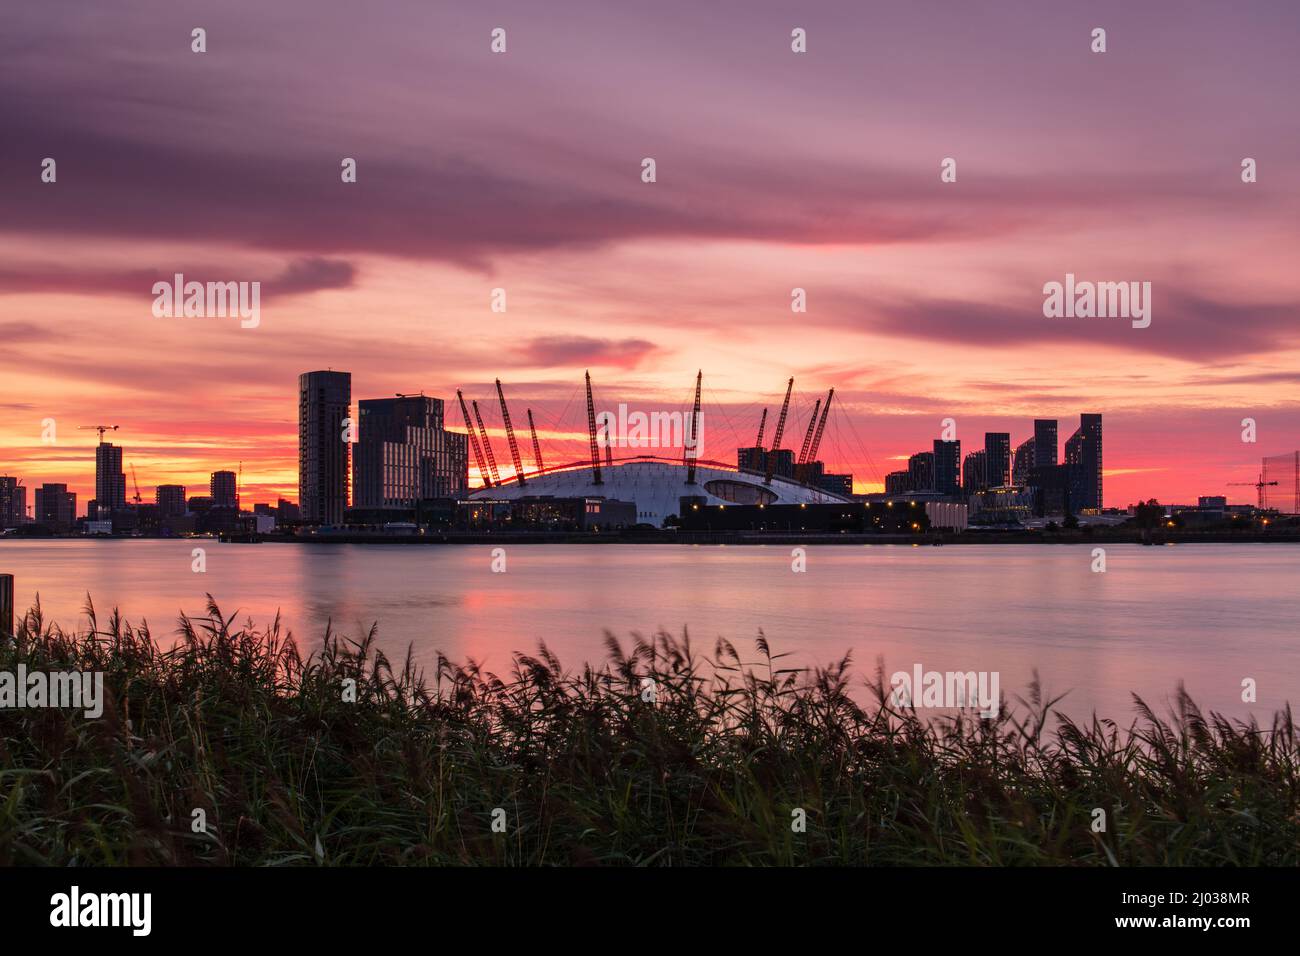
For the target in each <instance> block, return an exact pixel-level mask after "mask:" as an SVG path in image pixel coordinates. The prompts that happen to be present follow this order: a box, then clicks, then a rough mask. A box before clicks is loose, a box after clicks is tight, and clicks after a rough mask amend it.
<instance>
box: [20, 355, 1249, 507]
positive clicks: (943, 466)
mask: <svg viewBox="0 0 1300 956" xmlns="http://www.w3.org/2000/svg"><path fill="white" fill-rule="evenodd" d="M322 376H324V377H325V379H324V380H322V379H321V378H320V377H322ZM298 380H299V386H298V392H299V409H298V410H299V416H300V419H299V422H298V426H297V429H296V431H297V434H298V444H296V445H295V464H294V481H293V486H292V488H286V489H284V490H280V487H281V486H278V485H273V486H267V485H263V484H260V483H255V482H254V483H249V482H246V481H245V477H244V475H243V461H242V460H241V461H239V462H238V463H237V467H238V468H239V473H238V474H237V473H236V472H235V471H234V470H231V468H230V467H225V466H222V467H218V468H216V469H215V470H214V471H212V472H209V473H208V474H207V476H206V477H204V476H202V475H188V476H182V477H183V478H184V477H187V478H188V480H171V481H157V482H155V481H151V480H149V479H148V477H147V476H146V479H145V481H143V482H141V481H140V480H139V478H138V477H136V476H135V475H133V476H132V477H133V479H134V484H133V487H134V488H135V489H137V490H138V491H139V492H144V491H149V492H151V493H150V494H145V495H144V499H145V500H146V501H148V502H150V503H152V502H153V501H154V499H155V496H156V495H157V494H160V493H163V489H174V488H177V487H180V488H190V487H196V486H200V485H206V486H208V488H209V491H210V497H212V498H213V499H214V501H215V502H216V503H217V504H219V505H221V506H227V507H233V506H234V505H233V504H232V502H237V503H238V505H239V507H241V508H243V509H244V510H247V509H248V508H250V507H251V506H252V504H253V503H254V502H259V503H260V502H265V503H267V504H270V503H272V502H275V501H276V500H288V501H291V502H294V503H297V504H299V505H301V504H302V503H303V502H304V500H305V499H307V498H309V497H310V494H307V493H304V488H306V487H308V486H309V485H310V484H311V483H312V481H314V479H313V478H311V477H310V475H311V473H312V472H313V466H311V465H310V464H308V463H307V460H306V459H304V458H303V457H302V447H303V443H304V442H306V443H308V444H314V445H318V446H320V447H321V448H325V447H326V446H329V447H330V448H331V449H334V450H335V451H339V450H341V449H342V448H343V445H342V443H341V442H340V443H338V445H337V448H335V442H334V441H333V436H334V434H335V433H336V432H337V433H340V434H341V431H342V424H343V422H344V420H345V417H346V416H347V415H348V414H350V415H351V416H352V420H353V422H354V423H355V426H356V428H355V435H354V439H353V441H352V442H351V443H350V445H351V448H350V450H348V451H347V453H346V454H342V455H341V457H339V459H338V461H336V462H334V464H333V466H332V467H333V469H334V470H336V471H338V473H339V474H340V475H342V476H343V478H342V481H343V484H344V486H345V488H346V489H347V492H346V503H343V501H342V500H341V501H340V502H339V503H337V504H336V505H334V506H332V507H331V508H329V509H326V510H324V511H321V515H328V518H329V521H328V522H327V523H337V522H338V521H340V520H341V517H342V509H343V508H344V507H354V506H357V505H358V504H359V500H358V497H357V493H356V490H355V489H356V482H357V471H356V467H357V462H356V458H355V456H356V455H357V453H358V452H359V451H360V450H361V448H362V439H363V436H364V435H365V431H364V430H363V429H362V427H361V426H362V423H363V422H364V421H365V415H364V411H365V409H363V407H362V406H363V405H365V406H370V407H372V408H375V409H376V410H378V408H381V407H382V408H384V409H385V410H387V409H388V408H389V407H391V406H393V405H394V403H396V405H397V406H398V407H400V406H401V405H402V404H403V402H404V401H409V400H414V399H415V398H416V397H417V396H414V395H402V394H398V395H397V396H396V397H388V396H385V397H370V398H362V397H355V398H354V397H353V396H352V395H351V373H350V372H347V371H343V370H333V369H330V370H320V371H313V372H304V373H302V374H301V375H299V377H298ZM308 382H312V383H313V384H314V385H315V386H316V387H330V388H332V389H333V390H334V392H335V394H333V396H332V398H331V401H330V402H329V404H330V409H329V419H328V422H327V423H326V424H325V425H324V426H323V427H322V426H312V425H307V424H306V423H305V421H304V420H303V419H302V417H301V416H302V415H303V412H304V409H306V408H307V407H308V403H307V400H306V398H305V397H304V396H305V392H304V389H306V388H307V387H308V384H307V383H308ZM805 397H807V396H805ZM418 398H419V400H420V401H421V402H422V403H426V404H428V405H429V406H430V407H431V408H432V407H436V408H437V411H436V417H437V424H436V426H435V427H436V430H437V431H441V429H442V428H443V425H444V423H445V425H446V430H447V432H449V433H452V434H458V435H464V431H463V428H464V423H463V422H460V423H459V424H458V423H457V421H456V419H455V418H449V417H447V416H446V414H445V413H444V405H445V401H444V400H443V399H442V398H440V397H437V396H425V395H424V393H423V392H421V393H420V394H419V396H418ZM525 399H526V397H525ZM525 399H520V400H518V401H517V404H519V405H520V407H522V406H523V405H525V404H528V403H527V402H526V400H525ZM467 400H468V399H467ZM495 404H496V403H495V402H493V401H485V402H483V404H482V406H481V410H482V411H483V412H484V413H486V414H488V415H492V414H496V413H495V411H494V409H495ZM569 404H570V405H571V404H572V402H570V403H569ZM805 405H806V403H805ZM819 406H820V400H816V401H815V402H814V405H813V406H812V408H811V409H809V408H808V407H804V408H797V407H795V406H794V405H792V406H791V409H790V422H791V427H790V428H789V429H788V430H787V431H786V432H785V436H784V440H783V441H782V444H781V447H782V448H783V449H784V450H786V451H788V452H792V453H793V452H795V451H796V450H797V448H792V445H793V446H797V445H798V442H797V440H796V439H797V435H798V434H802V432H803V430H804V427H805V426H806V425H807V417H806V416H807V415H808V414H809V413H810V412H815V411H816V409H817V408H818V407H819ZM777 407H779V402H778V403H777ZM767 411H768V412H770V413H773V414H775V411H776V408H773V407H769V408H768V409H767ZM580 412H581V409H577V410H576V411H574V414H579V413H580ZM426 414H433V412H432V411H430V412H428V413H426ZM706 414H707V413H706ZM1079 415H1080V422H1081V424H1080V426H1079V432H1078V433H1076V434H1075V439H1077V438H1079V437H1080V436H1081V435H1082V434H1083V432H1084V431H1085V429H1086V428H1087V427H1088V422H1089V421H1090V420H1094V421H1095V427H1096V429H1097V431H1098V435H1099V433H1100V419H1101V417H1102V416H1100V415H1098V414H1095V413H1087V412H1084V413H1079ZM832 421H833V419H832ZM729 424H731V425H732V430H731V435H730V437H731V439H732V440H733V441H732V442H729V443H724V444H723V446H722V451H721V453H720V454H718V455H716V456H714V459H715V460H718V461H722V462H724V463H725V462H726V461H728V460H729V459H731V458H733V457H734V455H735V454H737V453H739V454H741V455H742V456H743V455H744V453H746V452H750V451H753V450H754V449H752V447H751V446H752V444H753V443H752V441H750V442H741V443H739V444H735V443H734V442H735V441H736V440H738V439H739V437H740V436H741V435H742V434H743V428H742V429H741V430H740V431H737V430H736V428H735V427H734V423H729ZM754 424H757V423H754ZM954 424H955V423H954ZM941 425H942V426H944V427H946V426H948V425H949V423H947V422H944V423H941ZM1029 426H1030V427H1029V428H1028V429H1026V432H1027V434H1026V438H1025V440H1023V441H1020V442H1017V441H1016V435H1017V433H1016V431H1015V430H1014V429H1013V430H1012V431H1011V432H994V431H989V432H984V433H983V434H982V435H980V434H976V435H975V439H976V440H974V441H971V442H970V444H969V445H967V446H965V447H966V451H963V443H962V439H960V438H958V439H943V438H939V437H936V438H934V439H933V440H932V445H933V450H932V451H931V450H925V451H921V452H913V453H911V454H906V455H902V456H898V457H894V458H891V459H889V460H888V462H889V463H898V462H901V463H902V465H903V466H904V467H903V468H902V470H901V471H900V470H897V469H893V470H891V471H889V472H886V473H883V474H881V475H880V480H874V479H870V478H868V479H865V480H864V479H863V477H862V476H858V475H853V479H854V480H853V490H854V493H855V494H873V493H886V492H888V493H896V492H899V491H900V490H902V491H906V490H922V489H926V490H934V491H937V492H942V493H946V494H958V493H962V492H966V493H969V491H970V490H971V489H970V486H971V475H970V469H971V465H972V461H971V459H972V458H973V456H976V455H978V456H979V465H978V467H979V469H980V470H981V473H980V477H979V478H978V479H977V480H976V482H975V484H976V486H977V487H998V486H999V485H998V483H996V482H992V481H989V480H988V479H986V478H985V477H983V475H984V471H983V469H984V468H985V467H986V466H985V462H986V461H987V458H986V456H987V455H988V453H989V451H990V450H993V451H995V452H996V453H997V454H996V455H995V460H997V459H998V456H1001V458H1002V460H1003V461H1004V465H1005V468H1004V473H1006V474H1007V475H1008V477H1009V479H1010V480H1009V483H1010V484H1012V485H1024V484H1025V483H1026V482H1027V480H1028V478H1029V471H1030V470H1032V469H1034V468H1044V467H1046V468H1052V467H1056V466H1057V463H1058V462H1061V463H1062V464H1063V463H1064V462H1065V461H1066V460H1068V458H1069V441H1070V440H1073V439H1070V436H1069V429H1068V428H1067V430H1066V431H1067V434H1066V435H1064V436H1062V435H1061V434H1060V421H1059V420H1057V419H1045V418H1034V419H1032V420H1031V421H1030V423H1029ZM87 427H89V426H81V428H87ZM304 428H306V429H307V431H304ZM487 431H488V433H489V435H490V436H491V438H492V440H493V442H494V443H495V444H496V445H497V452H498V459H499V460H498V462H497V467H498V469H499V473H500V476H501V479H502V480H505V481H508V480H510V479H512V478H513V477H514V474H515V472H514V468H513V466H512V465H511V463H510V461H509V460H508V459H505V458H501V457H500V455H501V453H502V452H503V451H504V446H505V444H506V441H507V436H506V433H505V430H504V426H502V425H499V424H488V426H487ZM539 433H540V434H546V435H548V436H549V438H550V439H551V440H552V442H554V441H555V440H556V435H557V433H556V432H554V431H551V432H545V431H543V430H541V429H539ZM114 434H115V435H116V431H115V432H114ZM562 434H563V436H564V437H563V439H562V440H561V441H559V444H560V446H561V447H565V448H569V449H570V450H571V451H572V457H556V455H555V451H556V448H555V445H554V444H551V445H550V446H549V447H548V451H547V458H548V465H549V466H552V467H553V466H555V465H565V464H581V463H583V462H585V461H586V460H587V455H588V448H587V438H588V436H587V433H586V432H585V431H583V432H581V433H580V434H579V433H578V432H577V431H576V430H575V431H568V432H564V433H562ZM376 435H377V433H376V432H374V431H373V430H372V432H371V441H372V442H375V441H378V442H380V443H382V442H385V441H398V440H399V439H398V438H397V437H396V436H392V435H384V437H382V438H379V437H376ZM312 436H314V438H313V437H312ZM1038 439H1044V441H1042V443H1041V444H1042V446H1043V450H1041V451H1040V450H1039V447H1038V446H1039V442H1038ZM1053 439H1054V440H1053ZM428 440H429V441H433V440H434V439H428ZM771 441H772V432H771V431H768V432H767V434H766V438H765V446H768V445H770V443H771ZM1110 441H1111V438H1110V436H1109V433H1108V436H1107V447H1108V448H1109V443H1110ZM544 445H545V441H544ZM980 445H982V446H983V447H980ZM88 447H89V448H90V449H91V456H90V465H89V467H90V472H89V476H88V477H86V476H83V477H82V479H81V482H80V483H79V482H78V480H76V478H75V477H74V478H72V479H71V480H69V479H63V480H60V481H58V482H55V481H53V480H52V479H51V478H49V477H46V476H25V475H21V474H12V475H11V477H12V478H13V479H16V480H17V482H18V483H19V485H20V486H21V487H22V488H23V489H24V490H25V491H26V494H27V496H28V497H27V505H28V510H29V511H31V510H32V508H33V507H34V505H33V499H32V496H33V495H34V493H35V490H36V489H38V488H39V487H41V486H42V485H47V484H58V485H61V486H63V487H65V488H66V489H67V490H68V491H69V492H70V493H71V494H72V496H73V498H74V499H75V500H77V501H79V502H80V504H79V505H77V508H78V509H79V510H78V514H82V515H85V514H86V513H87V507H88V505H89V504H90V503H91V502H95V503H99V501H100V496H102V494H103V492H102V491H101V490H100V489H101V488H104V489H107V490H108V493H109V501H110V505H109V510H110V511H111V510H112V509H113V508H122V507H125V506H126V503H127V498H128V495H127V487H126V475H125V472H126V471H127V470H131V469H132V468H133V466H134V461H133V460H132V458H131V457H130V448H129V447H128V446H127V445H126V444H125V442H123V440H122V438H121V437H118V439H117V441H116V442H114V441H109V440H106V439H103V438H102V436H101V438H100V439H99V440H98V441H97V442H96V444H94V445H90V446H88ZM715 447H717V446H716V445H715ZM1013 448H1014V449H1016V450H1017V451H1019V452H1023V451H1024V450H1025V449H1028V450H1029V451H1030V454H1031V456H1032V461H1030V463H1029V468H1028V469H1020V471H1019V472H1018V470H1017V467H1016V466H1013V465H1012V463H1011V455H1010V451H1011V449H1013ZM601 449H602V455H604V454H606V453H607V452H606V449H605V447H604V444H603V442H602V444H601ZM941 449H945V451H944V455H943V456H940V450H941ZM376 451H378V449H376ZM646 451H647V449H641V450H639V451H638V450H635V449H634V450H631V451H629V450H627V449H619V454H617V455H615V456H614V457H615V458H616V459H621V458H624V457H635V455H636V454H643V453H645V452H646ZM379 453H381V454H383V453H382V452H379ZM656 453H658V454H662V453H663V450H662V449H659V450H657V451H656ZM459 454H460V455H461V456H462V457H463V458H466V459H467V461H468V466H467V471H468V475H469V485H470V488H471V489H474V488H481V487H483V484H484V481H483V479H484V476H483V475H482V474H481V473H480V470H479V468H478V466H477V465H476V464H475V461H474V458H473V457H472V456H469V454H468V449H467V447H466V446H465V445H464V444H462V446H461V450H460V452H459ZM671 455H672V452H671V450H670V451H669V452H668V456H669V457H671ZM1107 455H1109V451H1108V452H1107ZM819 457H820V458H822V459H826V466H827V470H828V471H831V470H836V469H837V464H836V458H835V456H834V455H833V454H832V455H825V454H823V455H820V456H819ZM923 458H924V459H926V460H927V461H926V462H921V461H920V459H923ZM945 459H946V461H945ZM101 460H102V464H101ZM792 460H793V459H792ZM872 460H873V461H874V459H872ZM1257 466H1258V460H1257ZM406 467H409V465H406ZM918 468H922V469H923V475H924V476H923V477H922V476H921V473H918V471H917V469H918ZM936 469H938V470H937V471H936ZM531 470H532V469H531V466H530V465H529V464H527V463H526V464H525V466H524V474H525V475H527V474H529V473H530V471H531ZM760 470H761V469H760ZM1095 471H1096V469H1095V468H1094V470H1093V472H1092V473H1090V478H1089V479H1088V480H1089V481H1092V482H1095V483H1096V484H1097V487H1098V488H1100V487H1101V483H1102V482H1104V481H1105V480H1106V479H1107V478H1108V477H1109V476H1111V475H1112V474H1113V472H1112V471H1111V470H1109V469H1105V468H1102V469H1101V472H1100V474H1099V475H1098V474H1096V473H1095ZM10 472H12V469H10ZM167 473H168V474H170V475H178V474H180V473H179V472H176V471H173V470H168V471H167ZM1119 473H1120V474H1123V473H1124V472H1123V471H1122V470H1121V471H1120V472H1119ZM0 474H7V473H6V472H5V471H4V469H3V463H0ZM909 475H910V477H909ZM899 477H902V478H904V479H907V480H908V481H909V482H910V483H909V484H906V485H904V484H899V483H898V482H897V481H895V482H894V484H893V485H891V479H896V478H899ZM219 486H220V489H221V490H218V488H219ZM439 487H440V488H441V487H442V486H439ZM448 487H450V486H448ZM1107 487H1108V486H1107ZM268 488H269V489H270V490H269V491H268V490H267V489H268ZM250 489H252V490H250ZM440 493H441V492H440ZM1206 494H1219V492H1218V491H1200V492H1197V493H1196V494H1194V495H1192V496H1190V497H1189V498H1188V499H1186V500H1184V499H1179V498H1175V497H1170V496H1166V497H1161V496H1159V495H1156V494H1148V495H1138V496H1137V497H1136V498H1133V499H1131V500H1125V501H1119V500H1118V499H1115V498H1111V497H1110V495H1109V493H1107V500H1106V501H1105V502H1104V506H1105V507H1110V508H1121V509H1122V508H1124V507H1126V506H1128V505H1132V504H1137V503H1141V502H1142V501H1145V500H1149V499H1150V498H1153V497H1154V498H1156V499H1157V500H1159V501H1161V503H1162V504H1183V503H1186V501H1188V500H1196V499H1198V498H1200V497H1203V496H1204V495H1206ZM1224 494H1225V497H1226V498H1227V500H1228V501H1229V502H1230V503H1237V504H1253V503H1254V501H1253V500H1249V499H1250V498H1253V497H1254V496H1251V495H1245V494H1241V493H1234V492H1232V491H1227V492H1225V493H1224ZM426 497H437V495H434V494H430V495H427V496H426ZM1238 498H1246V499H1248V500H1242V501H1238V500H1237V499H1238ZM364 504H369V502H365V503H364ZM306 514H307V515H309V516H312V517H310V518H309V519H308V520H316V518H317V517H319V516H318V515H317V514H316V511H314V510H312V507H311V506H309V507H308V509H307V511H306Z"/></svg>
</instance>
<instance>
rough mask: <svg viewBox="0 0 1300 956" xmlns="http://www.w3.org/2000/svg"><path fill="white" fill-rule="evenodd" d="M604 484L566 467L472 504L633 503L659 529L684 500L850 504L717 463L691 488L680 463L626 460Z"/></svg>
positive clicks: (586, 471)
mask: <svg viewBox="0 0 1300 956" xmlns="http://www.w3.org/2000/svg"><path fill="white" fill-rule="evenodd" d="M600 472H601V478H602V479H603V482H602V484H599V485H594V484H592V474H591V465H589V464H588V465H583V466H574V467H566V468H563V469H560V470H556V471H550V472H545V473H543V474H540V475H535V476H534V475H529V474H527V473H525V474H524V480H525V484H524V485H522V486H521V485H520V484H519V483H518V482H516V481H515V480H514V479H511V480H509V481H507V482H506V483H505V484H504V485H498V486H496V487H494V488H479V489H476V490H475V491H473V492H471V493H470V498H471V499H512V498H524V497H528V496H532V495H537V496H541V495H549V496H551V497H554V498H583V497H586V498H597V497H600V498H612V499H617V500H619V501H634V502H636V510H637V516H638V517H637V520H638V521H640V522H643V523H645V524H652V525H654V526H655V527H659V526H661V525H662V524H663V521H664V519H665V518H667V517H668V516H669V515H676V514H677V513H678V510H679V507H680V501H679V499H681V498H682V497H684V496H687V495H691V496H696V497H701V498H704V499H705V500H706V502H707V503H708V504H711V505H725V504H758V503H759V502H763V503H765V504H800V503H808V504H825V503H833V502H836V501H848V500H850V499H848V498H845V497H843V496H842V495H836V494H832V493H831V492H829V491H822V490H821V489H820V488H809V487H807V486H806V485H801V484H799V483H798V482H795V481H791V480H790V479H788V478H781V477H773V478H772V483H771V484H770V485H768V484H764V482H763V476H762V475H755V474H753V473H751V472H742V471H739V470H738V469H735V468H728V467H726V466H722V465H719V464H717V463H713V464H709V465H704V464H697V465H696V466H695V484H694V485H688V484H686V466H685V465H683V464H682V463H681V462H680V461H676V462H674V461H663V460H656V459H637V458H633V459H628V460H624V461H616V462H614V464H613V465H612V466H608V465H606V464H605V463H604V462H603V461H602V462H601V466H600Z"/></svg>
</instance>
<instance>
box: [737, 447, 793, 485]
mask: <svg viewBox="0 0 1300 956" xmlns="http://www.w3.org/2000/svg"><path fill="white" fill-rule="evenodd" d="M769 458H770V459H771V460H772V474H774V475H776V476H777V477H778V478H793V477H794V471H795V468H794V451H792V450H791V449H789V448H778V449H777V450H776V454H773V453H772V450H771V449H770V448H761V447H759V446H754V447H752V448H737V449H736V467H737V468H739V469H740V470H741V471H748V472H752V473H754V474H759V475H765V474H767V463H768V460H769Z"/></svg>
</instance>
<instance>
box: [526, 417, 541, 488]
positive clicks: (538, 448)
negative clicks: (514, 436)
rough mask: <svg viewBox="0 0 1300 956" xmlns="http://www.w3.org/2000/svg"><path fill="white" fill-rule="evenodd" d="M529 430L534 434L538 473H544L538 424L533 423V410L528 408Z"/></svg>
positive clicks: (534, 456) (534, 454)
mask: <svg viewBox="0 0 1300 956" xmlns="http://www.w3.org/2000/svg"><path fill="white" fill-rule="evenodd" d="M528 431H529V432H530V433H531V434H532V436H533V458H534V459H535V460H536V461H537V473H538V474H539V475H540V474H541V473H542V446H541V444H540V443H539V442H538V441H537V426H536V425H534V424H533V410H532V409H531V408H530V409H528Z"/></svg>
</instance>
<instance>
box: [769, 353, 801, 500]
mask: <svg viewBox="0 0 1300 956" xmlns="http://www.w3.org/2000/svg"><path fill="white" fill-rule="evenodd" d="M793 390H794V378H793V377H791V379H790V381H788V382H787V383H786V385H785V401H784V402H782V403H781V417H780V418H778V419H777V420H776V436H775V437H774V438H773V439H772V452H771V454H769V455H768V456H767V477H766V478H764V479H763V484H765V485H770V484H771V483H772V472H773V471H774V470H775V469H776V452H777V449H779V448H780V447H781V435H782V434H783V433H784V432H785V416H786V413H787V412H789V411H790V393H791V392H792V391H793Z"/></svg>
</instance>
